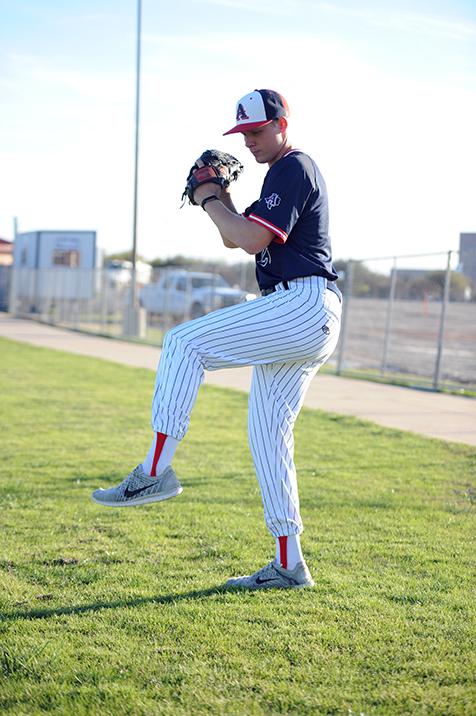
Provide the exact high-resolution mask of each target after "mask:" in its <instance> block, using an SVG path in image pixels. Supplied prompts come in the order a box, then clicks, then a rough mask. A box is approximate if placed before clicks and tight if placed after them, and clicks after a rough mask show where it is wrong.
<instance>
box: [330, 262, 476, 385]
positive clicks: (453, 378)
mask: <svg viewBox="0 0 476 716" xmlns="http://www.w3.org/2000/svg"><path fill="white" fill-rule="evenodd" d="M415 264H418V265H419V268H415ZM457 268H458V253H457V252H446V253H438V254H425V255H412V256H396V257H391V258H377V259H368V260H366V261H348V262H346V263H345V266H344V267H343V269H342V271H341V278H340V280H339V282H338V283H339V285H340V286H341V289H342V291H343V293H344V295H345V301H344V307H343V308H344V310H343V321H342V333H341V340H340V344H339V346H338V349H337V355H336V356H335V361H336V371H337V373H338V374H346V375H356V376H362V377H372V378H381V379H385V380H388V379H392V380H396V381H400V382H404V383H408V384H410V385H414V386H419V387H427V388H433V389H438V388H447V389H456V390H457V389H465V390H468V391H474V390H475V389H476V301H475V298H476V295H475V287H474V284H472V282H471V280H470V279H469V278H468V277H465V276H464V275H463V274H461V273H459V272H458V271H457V270H456V269H457Z"/></svg>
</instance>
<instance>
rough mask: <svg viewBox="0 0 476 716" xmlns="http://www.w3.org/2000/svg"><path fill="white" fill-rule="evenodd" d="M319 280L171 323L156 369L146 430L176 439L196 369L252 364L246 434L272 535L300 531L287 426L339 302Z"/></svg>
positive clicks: (322, 357) (335, 323)
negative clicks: (150, 415)
mask: <svg viewBox="0 0 476 716" xmlns="http://www.w3.org/2000/svg"><path fill="white" fill-rule="evenodd" d="M325 285H326V284H325V280H324V279H323V278H321V277H319V276H308V277H306V278H298V279H295V280H293V281H290V282H289V290H287V291H286V290H284V287H283V286H282V285H281V284H278V287H277V291H276V292H275V293H272V294H269V295H268V296H265V297H262V298H257V299H255V300H254V301H249V302H247V303H242V304H239V305H236V306H230V307H229V308H224V309H222V310H220V311H215V312H213V313H210V314H208V315H206V316H203V317H201V318H198V319H196V320H194V321H189V322H188V323H183V324H181V325H179V326H177V327H176V328H173V329H172V330H171V331H169V332H168V333H167V335H166V337H165V340H164V346H163V351H162V355H161V358H160V362H159V367H158V370H157V377H156V383H155V390H154V397H153V402H152V428H153V430H154V431H155V432H160V433H165V434H166V435H171V436H173V437H174V438H176V439H178V440H181V439H182V438H183V437H184V435H185V433H186V431H187V429H188V425H189V421H190V413H191V410H192V408H193V405H194V403H195V400H196V397H197V393H198V389H199V387H200V385H201V383H202V381H203V378H204V371H205V370H219V369H221V368H233V367H235V366H242V365H252V366H254V371H253V381H252V386H251V392H250V398H249V430H248V434H249V442H250V447H251V452H252V455H253V460H254V463H255V468H256V473H257V476H258V480H259V484H260V488H261V494H262V498H263V505H264V512H265V519H266V524H267V526H268V529H269V530H270V532H271V533H272V534H273V535H274V536H275V537H277V536H279V535H289V534H299V533H300V532H301V531H302V522H301V518H300V514H299V497H298V489H297V481H296V469H295V466H294V460H293V455H294V437H293V426H294V422H295V420H296V418H297V416H298V414H299V411H300V409H301V406H302V403H303V401H304V396H305V394H306V390H307V388H308V386H309V383H310V382H311V380H312V378H313V376H314V375H315V374H316V372H317V370H318V369H319V367H320V366H321V365H322V364H323V363H324V362H325V361H326V360H327V359H328V358H329V357H330V355H331V354H332V352H333V351H334V349H335V346H336V344H337V339H338V335H339V327H340V312H341V306H340V302H339V300H338V298H337V296H336V295H335V294H334V293H332V292H331V291H328V290H326V288H325ZM326 327H327V328H326ZM323 328H325V330H323Z"/></svg>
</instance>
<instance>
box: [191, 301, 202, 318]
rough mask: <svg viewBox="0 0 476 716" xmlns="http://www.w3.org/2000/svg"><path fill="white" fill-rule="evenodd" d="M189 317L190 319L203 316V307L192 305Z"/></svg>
mask: <svg viewBox="0 0 476 716" xmlns="http://www.w3.org/2000/svg"><path fill="white" fill-rule="evenodd" d="M190 315H191V317H192V318H200V316H204V315H205V311H204V310H203V306H202V304H201V303H192V308H191V309H190Z"/></svg>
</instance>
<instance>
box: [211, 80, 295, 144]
mask: <svg viewBox="0 0 476 716" xmlns="http://www.w3.org/2000/svg"><path fill="white" fill-rule="evenodd" d="M288 115H289V107H288V103H287V102H286V100H285V99H284V97H282V96H281V95H280V94H279V93H278V92H274V91H273V90H270V89H260V90H254V92H250V94H246V95H245V96H244V97H242V98H241V99H240V100H238V102H237V104H236V125H235V126H234V127H233V128H232V129H229V130H228V132H225V133H224V135H223V136H225V134H235V133H236V132H248V131H251V130H252V129H257V128H258V127H262V126H263V125H264V124H269V122H272V121H273V119H279V118H280V117H287V116H288Z"/></svg>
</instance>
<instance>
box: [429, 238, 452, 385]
mask: <svg viewBox="0 0 476 716" xmlns="http://www.w3.org/2000/svg"><path fill="white" fill-rule="evenodd" d="M452 253H453V252H452V251H448V261H447V263H446V273H445V287H444V289H443V299H442V302H441V313H440V328H439V331H438V345H437V352H436V361H435V372H434V375H433V389H434V390H438V388H439V386H440V381H441V366H442V359H443V343H444V338H445V319H446V308H447V306H448V299H449V296H450V283H451V254H452Z"/></svg>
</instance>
